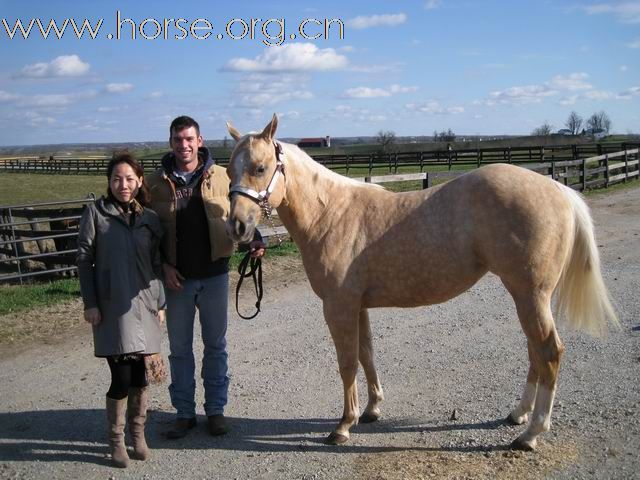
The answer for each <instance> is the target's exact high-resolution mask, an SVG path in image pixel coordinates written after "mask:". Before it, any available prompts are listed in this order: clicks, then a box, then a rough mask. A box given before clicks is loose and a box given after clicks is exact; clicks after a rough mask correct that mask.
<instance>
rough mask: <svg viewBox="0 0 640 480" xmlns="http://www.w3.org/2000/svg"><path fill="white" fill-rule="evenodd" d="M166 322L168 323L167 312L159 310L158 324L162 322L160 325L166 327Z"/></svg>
mask: <svg viewBox="0 0 640 480" xmlns="http://www.w3.org/2000/svg"><path fill="white" fill-rule="evenodd" d="M166 321H167V311H166V310H158V322H160V325H164V322H166Z"/></svg>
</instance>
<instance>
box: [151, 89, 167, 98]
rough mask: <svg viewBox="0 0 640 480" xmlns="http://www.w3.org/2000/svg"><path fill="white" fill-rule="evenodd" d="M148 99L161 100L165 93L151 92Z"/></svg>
mask: <svg viewBox="0 0 640 480" xmlns="http://www.w3.org/2000/svg"><path fill="white" fill-rule="evenodd" d="M147 96H148V98H161V97H163V96H164V93H162V92H161V91H159V90H156V91H155V92H151V93H150V94H149V95H147Z"/></svg>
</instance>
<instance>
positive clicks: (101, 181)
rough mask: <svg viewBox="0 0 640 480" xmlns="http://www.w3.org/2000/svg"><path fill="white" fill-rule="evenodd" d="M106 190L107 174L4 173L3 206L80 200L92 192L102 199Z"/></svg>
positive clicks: (0, 190) (0, 195)
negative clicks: (101, 196)
mask: <svg viewBox="0 0 640 480" xmlns="http://www.w3.org/2000/svg"><path fill="white" fill-rule="evenodd" d="M106 187H107V178H106V177H105V176H104V175H100V176H94V175H47V174H39V173H7V172H0V205H22V204H25V203H35V202H47V201H55V200H79V199H82V198H86V197H87V195H88V194H89V193H91V192H93V193H95V194H96V196H98V197H99V196H100V195H102V194H103V193H104V192H105V189H106Z"/></svg>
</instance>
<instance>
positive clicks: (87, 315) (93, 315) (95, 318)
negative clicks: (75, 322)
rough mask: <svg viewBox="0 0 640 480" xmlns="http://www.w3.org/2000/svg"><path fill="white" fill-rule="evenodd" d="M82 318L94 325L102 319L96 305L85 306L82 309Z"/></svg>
mask: <svg viewBox="0 0 640 480" xmlns="http://www.w3.org/2000/svg"><path fill="white" fill-rule="evenodd" d="M84 319H85V320H86V321H87V322H88V323H90V324H91V325H93V326H94V327H95V326H96V325H98V324H99V323H100V322H101V321H102V315H101V314H100V310H99V309H98V308H97V307H93V308H87V309H86V310H85V311H84Z"/></svg>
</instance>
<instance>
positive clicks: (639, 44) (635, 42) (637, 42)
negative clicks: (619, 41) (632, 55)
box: [627, 38, 640, 49]
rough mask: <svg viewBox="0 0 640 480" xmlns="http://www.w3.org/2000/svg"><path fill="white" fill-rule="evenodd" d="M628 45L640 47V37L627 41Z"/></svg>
mask: <svg viewBox="0 0 640 480" xmlns="http://www.w3.org/2000/svg"><path fill="white" fill-rule="evenodd" d="M627 47H629V48H634V49H635V48H640V38H636V39H635V40H633V41H632V42H631V43H627Z"/></svg>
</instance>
